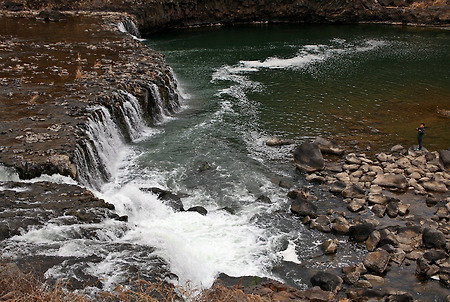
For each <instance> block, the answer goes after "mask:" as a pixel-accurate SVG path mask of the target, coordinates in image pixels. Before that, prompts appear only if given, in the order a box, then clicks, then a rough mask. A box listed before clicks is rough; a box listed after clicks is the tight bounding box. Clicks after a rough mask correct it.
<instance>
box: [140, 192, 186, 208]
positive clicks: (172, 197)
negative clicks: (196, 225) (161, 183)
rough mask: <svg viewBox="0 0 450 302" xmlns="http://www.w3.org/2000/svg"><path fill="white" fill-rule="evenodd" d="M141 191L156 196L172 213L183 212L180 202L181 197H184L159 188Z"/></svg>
mask: <svg viewBox="0 0 450 302" xmlns="http://www.w3.org/2000/svg"><path fill="white" fill-rule="evenodd" d="M140 190H142V191H150V192H152V193H153V194H156V195H157V196H158V199H160V200H162V201H163V203H164V204H165V205H167V206H169V207H171V208H172V209H173V210H174V211H177V212H183V211H184V206H183V202H182V201H181V198H182V197H185V196H184V195H177V194H174V193H172V192H170V191H167V190H163V189H160V188H156V187H153V188H141V189H140Z"/></svg>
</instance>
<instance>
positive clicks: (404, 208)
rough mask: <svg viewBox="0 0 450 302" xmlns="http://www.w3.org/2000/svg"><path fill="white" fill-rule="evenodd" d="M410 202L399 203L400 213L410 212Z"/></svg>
mask: <svg viewBox="0 0 450 302" xmlns="http://www.w3.org/2000/svg"><path fill="white" fill-rule="evenodd" d="M409 206H410V205H409V204H403V203H401V204H399V205H398V215H400V216H405V215H406V214H408V212H409Z"/></svg>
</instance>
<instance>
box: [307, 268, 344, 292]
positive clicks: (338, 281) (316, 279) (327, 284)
mask: <svg viewBox="0 0 450 302" xmlns="http://www.w3.org/2000/svg"><path fill="white" fill-rule="evenodd" d="M342 283H343V280H342V278H341V277H339V276H337V275H335V274H332V273H329V272H317V273H316V274H314V275H313V276H312V277H311V284H312V285H313V286H319V287H320V288H321V289H323V290H325V291H331V292H337V291H338V290H340V289H341V288H342Z"/></svg>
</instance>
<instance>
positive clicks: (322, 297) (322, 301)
mask: <svg viewBox="0 0 450 302" xmlns="http://www.w3.org/2000/svg"><path fill="white" fill-rule="evenodd" d="M303 298H304V299H306V301H315V302H328V301H333V300H334V299H335V294H334V293H332V292H330V291H325V290H323V289H321V288H320V287H319V286H314V287H313V288H308V289H306V290H304V291H303Z"/></svg>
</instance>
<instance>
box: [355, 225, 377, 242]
mask: <svg viewBox="0 0 450 302" xmlns="http://www.w3.org/2000/svg"><path fill="white" fill-rule="evenodd" d="M374 229H375V227H374V226H373V225H372V224H370V223H361V224H357V225H354V226H351V227H350V229H349V234H350V237H352V238H353V239H354V240H355V241H356V242H363V241H365V240H367V238H369V235H370V233H372V232H373V231H374Z"/></svg>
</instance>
